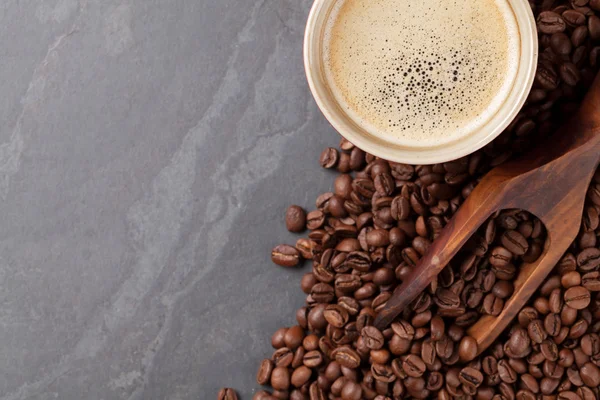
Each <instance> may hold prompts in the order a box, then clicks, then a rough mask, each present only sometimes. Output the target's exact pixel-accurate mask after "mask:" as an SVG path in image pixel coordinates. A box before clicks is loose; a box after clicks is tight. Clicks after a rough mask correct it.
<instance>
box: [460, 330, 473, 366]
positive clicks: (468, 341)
mask: <svg viewBox="0 0 600 400" xmlns="http://www.w3.org/2000/svg"><path fill="white" fill-rule="evenodd" d="M477 352H478V349H477V341H476V340H475V339H474V338H472V337H471V336H465V337H463V338H462V340H461V341H460V345H459V347H458V354H459V357H460V359H461V360H462V361H463V362H467V361H471V360H472V359H474V358H475V356H476V355H477Z"/></svg>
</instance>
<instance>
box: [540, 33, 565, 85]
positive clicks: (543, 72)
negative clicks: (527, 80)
mask: <svg viewBox="0 0 600 400" xmlns="http://www.w3.org/2000/svg"><path fill="white" fill-rule="evenodd" d="M538 26H539V25H538ZM557 32H561V31H557ZM535 82H536V83H537V84H538V85H539V86H541V87H542V88H543V89H546V90H554V89H556V88H557V87H558V83H559V79H558V75H557V73H556V71H555V70H554V68H553V67H552V66H551V65H545V64H540V65H539V66H538V69H537V72H536V74H535Z"/></svg>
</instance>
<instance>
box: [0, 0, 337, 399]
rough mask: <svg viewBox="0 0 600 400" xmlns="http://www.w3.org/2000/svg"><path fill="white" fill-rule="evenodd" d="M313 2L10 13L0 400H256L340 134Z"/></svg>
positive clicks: (165, 2) (64, 4)
mask: <svg viewBox="0 0 600 400" xmlns="http://www.w3.org/2000/svg"><path fill="white" fill-rule="evenodd" d="M309 7H310V0H218V1H216V0H123V1H119V0H4V1H2V2H0V78H1V80H0V89H1V93H2V95H1V96H0V216H1V219H2V223H0V246H1V248H0V285H1V288H0V289H1V290H0V400H14V399H36V400H37V399H66V400H70V399H73V400H82V399H104V400H109V399H132V400H134V399H138V400H141V399H143V400H146V399H172V400H176V399H215V398H216V392H217V391H218V389H219V387H221V386H233V387H235V388H237V389H239V392H240V393H241V394H242V398H243V399H250V398H251V396H252V394H253V393H254V391H255V389H256V384H255V383H254V376H255V373H256V367H257V365H258V362H259V361H260V359H262V358H263V357H264V356H267V355H269V354H270V353H271V351H272V350H271V349H270V340H269V338H270V335H271V333H272V332H273V331H274V330H275V329H276V328H278V327H280V326H282V325H290V324H292V323H293V322H294V321H295V319H294V312H295V310H296V309H297V308H298V307H299V306H301V305H302V303H303V299H304V296H303V294H302V293H301V291H300V289H299V278H300V276H301V275H302V273H303V272H305V270H307V269H306V268H305V270H304V271H302V270H299V271H293V272H290V271H287V270H282V269H280V268H277V267H275V266H273V265H272V264H271V263H270V261H269V253H270V249H271V248H272V247H273V245H275V244H277V243H279V242H288V243H293V242H294V241H295V239H296V238H295V236H293V235H292V234H289V233H287V231H286V230H285V227H284V225H283V223H282V216H283V214H284V211H285V208H286V206H287V205H289V204H292V203H297V204H300V205H303V206H306V207H308V208H311V207H314V199H315V197H316V195H317V194H318V193H320V192H322V191H325V190H326V189H328V188H329V187H330V186H331V183H332V180H333V176H332V175H331V174H328V173H327V172H325V171H322V170H321V169H320V168H319V166H318V162H317V160H318V155H319V153H320V151H321V149H322V148H323V147H324V146H325V145H334V144H337V142H338V137H337V135H336V134H335V132H334V131H333V130H332V129H331V128H330V127H329V125H328V124H327V122H326V121H325V119H324V118H323V117H322V116H321V114H320V113H319V111H318V109H317V108H316V106H315V104H314V102H313V100H312V97H311V96H310V94H309V92H308V89H307V85H306V83H305V78H304V72H303V67H302V58H301V47H302V35H303V29H304V23H305V20H306V16H307V13H308V9H309Z"/></svg>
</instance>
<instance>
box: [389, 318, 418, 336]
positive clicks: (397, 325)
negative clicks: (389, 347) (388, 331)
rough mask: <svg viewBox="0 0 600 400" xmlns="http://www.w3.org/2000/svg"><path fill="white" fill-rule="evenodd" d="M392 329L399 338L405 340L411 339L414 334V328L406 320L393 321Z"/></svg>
mask: <svg viewBox="0 0 600 400" xmlns="http://www.w3.org/2000/svg"><path fill="white" fill-rule="evenodd" d="M391 328H392V330H393V331H394V333H395V334H396V335H398V337H399V338H401V339H405V340H409V341H410V340H413V338H414V336H415V329H414V328H413V326H412V325H411V324H409V323H408V322H406V321H403V320H400V321H398V322H394V323H392V325H391Z"/></svg>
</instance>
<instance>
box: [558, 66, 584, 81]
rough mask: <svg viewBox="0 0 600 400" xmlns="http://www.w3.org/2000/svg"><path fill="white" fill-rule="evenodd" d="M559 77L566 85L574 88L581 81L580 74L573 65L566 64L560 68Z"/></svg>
mask: <svg viewBox="0 0 600 400" xmlns="http://www.w3.org/2000/svg"><path fill="white" fill-rule="evenodd" d="M559 71H560V77H561V78H562V80H563V82H565V83H566V84H567V85H570V86H575V85H577V84H578V83H579V81H580V80H581V73H580V72H579V69H578V68H577V66H576V65H575V64H573V63H570V62H566V63H564V64H562V65H561V66H560V69H559Z"/></svg>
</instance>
